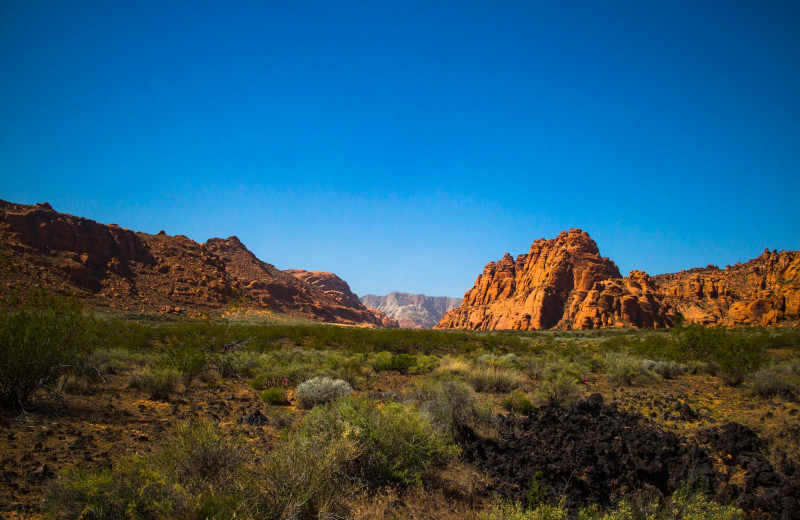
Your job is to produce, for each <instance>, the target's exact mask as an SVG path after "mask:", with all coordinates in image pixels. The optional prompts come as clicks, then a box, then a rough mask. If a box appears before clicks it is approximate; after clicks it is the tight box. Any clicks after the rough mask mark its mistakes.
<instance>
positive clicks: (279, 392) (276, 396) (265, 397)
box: [259, 386, 289, 406]
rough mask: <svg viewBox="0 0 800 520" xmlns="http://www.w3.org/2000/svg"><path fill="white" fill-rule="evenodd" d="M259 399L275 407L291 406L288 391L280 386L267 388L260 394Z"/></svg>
mask: <svg viewBox="0 0 800 520" xmlns="http://www.w3.org/2000/svg"><path fill="white" fill-rule="evenodd" d="M259 397H261V400H262V401H264V402H265V403H267V404H271V405H275V406H281V405H285V404H289V399H288V398H287V396H286V389H285V388H282V387H280V386H273V387H271V388H267V389H266V390H264V391H263V392H261V393H260V394H259Z"/></svg>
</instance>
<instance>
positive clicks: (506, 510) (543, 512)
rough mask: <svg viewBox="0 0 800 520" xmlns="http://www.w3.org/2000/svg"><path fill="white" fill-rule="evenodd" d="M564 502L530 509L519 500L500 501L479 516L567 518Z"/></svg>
mask: <svg viewBox="0 0 800 520" xmlns="http://www.w3.org/2000/svg"><path fill="white" fill-rule="evenodd" d="M567 514H568V511H567V508H566V507H565V506H564V505H563V504H555V505H554V504H541V505H539V506H537V507H535V508H533V509H528V508H526V507H525V506H523V505H522V504H520V503H519V502H509V501H499V502H495V503H494V504H492V506H491V507H490V508H489V509H488V510H487V511H484V512H483V513H481V514H480V516H478V518H479V519H480V520H566V519H567Z"/></svg>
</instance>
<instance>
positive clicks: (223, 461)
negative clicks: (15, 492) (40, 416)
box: [45, 421, 255, 520]
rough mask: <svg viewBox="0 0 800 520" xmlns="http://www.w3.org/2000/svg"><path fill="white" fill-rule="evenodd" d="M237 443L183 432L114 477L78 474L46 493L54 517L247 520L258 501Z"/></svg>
mask: <svg viewBox="0 0 800 520" xmlns="http://www.w3.org/2000/svg"><path fill="white" fill-rule="evenodd" d="M245 456H246V452H245V451H244V450H243V445H242V443H241V441H240V440H238V438H236V437H234V438H230V437H229V436H225V435H222V434H221V432H220V431H219V429H218V428H217V427H216V425H214V424H213V423H211V422H209V421H199V422H195V423H186V424H181V425H179V426H178V428H177V430H176V432H175V434H174V435H173V436H172V437H170V439H169V440H168V441H167V443H166V445H165V446H163V447H162V448H160V449H159V450H157V451H156V452H154V453H153V454H151V455H148V456H146V457H142V456H134V457H130V458H127V459H123V460H122V461H121V462H120V463H118V464H117V465H116V466H115V467H114V468H113V470H110V469H95V470H85V469H79V468H73V469H69V470H66V471H64V472H62V473H61V474H60V475H59V477H58V478H57V479H56V481H55V482H54V483H53V484H52V485H51V487H50V489H49V491H48V492H47V494H46V501H45V506H46V511H47V512H48V513H49V516H50V517H53V518H59V519H60V518H64V519H74V518H85V519H96V520H101V519H109V520H111V519H114V520H117V519H130V520H150V519H154V520H155V519H159V520H160V519H173V518H186V519H188V518H250V517H251V515H250V513H251V512H252V509H251V508H250V506H251V505H252V502H253V499H252V497H253V496H254V495H255V493H254V492H253V490H252V489H251V488H250V487H249V486H250V484H249V483H251V482H252V481H253V477H252V475H251V474H250V473H249V470H248V469H247V466H246V464H245V462H246V459H245Z"/></svg>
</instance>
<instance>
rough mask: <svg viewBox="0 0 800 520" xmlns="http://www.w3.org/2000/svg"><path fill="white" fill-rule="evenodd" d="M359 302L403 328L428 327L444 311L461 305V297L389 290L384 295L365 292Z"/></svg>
mask: <svg viewBox="0 0 800 520" xmlns="http://www.w3.org/2000/svg"><path fill="white" fill-rule="evenodd" d="M361 303H363V304H364V305H366V306H367V307H371V308H373V309H380V310H382V311H383V312H385V313H386V314H387V315H388V316H389V317H390V318H394V319H396V320H397V321H398V322H399V323H400V326H401V327H403V328H407V329H430V328H433V326H434V325H436V324H437V323H438V322H439V320H440V319H442V316H443V315H444V313H445V312H447V311H449V310H450V309H454V308H456V307H458V306H459V305H461V298H449V297H447V296H425V295H424V294H409V293H402V292H391V293H389V294H387V295H386V296H376V295H374V294H367V295H365V296H362V297H361Z"/></svg>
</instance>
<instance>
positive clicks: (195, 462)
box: [157, 419, 245, 490]
mask: <svg viewBox="0 0 800 520" xmlns="http://www.w3.org/2000/svg"><path fill="white" fill-rule="evenodd" d="M157 464H158V465H159V466H160V467H161V468H162V472H163V473H164V474H165V475H167V476H168V477H169V478H170V479H171V480H172V481H174V482H180V483H181V484H182V485H183V486H185V487H189V488H194V489H198V490H204V489H207V488H209V487H213V488H215V489H217V490H234V489H235V487H236V486H235V483H236V482H237V481H238V479H239V477H240V476H241V475H242V474H243V472H244V464H245V452H244V450H243V445H242V442H241V441H240V440H239V439H238V438H237V437H235V436H234V437H231V436H229V435H223V434H222V432H221V431H220V430H219V428H218V427H217V425H216V424H214V423H213V422H211V421H210V420H207V419H205V420H200V421H195V422H191V423H183V424H180V425H178V427H177V428H176V431H175V433H174V434H173V435H172V436H171V437H170V439H169V441H168V442H167V443H166V446H164V447H163V449H162V450H161V452H160V453H159V454H158V457H157Z"/></svg>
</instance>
